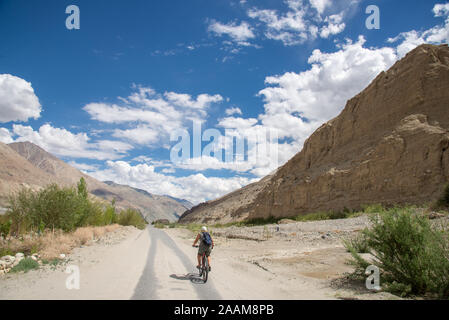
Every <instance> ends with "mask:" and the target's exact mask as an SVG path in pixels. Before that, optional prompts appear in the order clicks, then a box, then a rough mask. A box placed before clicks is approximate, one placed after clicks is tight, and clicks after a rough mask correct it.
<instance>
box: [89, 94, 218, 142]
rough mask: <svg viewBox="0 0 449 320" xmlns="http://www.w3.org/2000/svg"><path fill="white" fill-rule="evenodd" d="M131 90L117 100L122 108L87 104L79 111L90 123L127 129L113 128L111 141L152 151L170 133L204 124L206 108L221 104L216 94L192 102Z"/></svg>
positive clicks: (178, 96) (185, 97)
mask: <svg viewBox="0 0 449 320" xmlns="http://www.w3.org/2000/svg"><path fill="white" fill-rule="evenodd" d="M134 89H136V91H135V92H133V93H132V94H131V95H130V96H129V97H128V98H120V100H121V101H122V102H123V104H122V105H117V104H109V103H89V104H87V105H86V106H84V108H83V109H84V110H85V111H86V112H88V113H89V115H90V116H91V119H93V120H98V121H101V122H105V123H110V124H122V125H123V124H126V125H128V126H129V127H128V128H125V129H123V128H116V129H115V130H114V134H113V136H114V137H118V138H123V139H127V140H128V141H130V142H133V143H137V144H151V145H150V146H153V147H156V146H160V145H163V143H164V141H165V140H166V139H167V138H168V137H169V135H170V133H171V132H173V131H174V130H176V129H180V128H183V127H185V126H186V125H188V124H189V123H188V122H191V121H199V122H203V121H204V120H206V118H207V111H208V109H209V107H210V106H211V105H212V104H214V103H219V102H221V101H222V100H223V97H222V96H220V95H219V94H215V95H209V94H200V95H198V96H197V97H196V98H194V97H192V96H191V95H189V94H183V93H176V92H165V93H164V94H158V93H157V92H155V91H154V90H153V89H151V88H146V87H137V86H135V87H134ZM190 124H191V123H190Z"/></svg>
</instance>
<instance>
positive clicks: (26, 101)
mask: <svg viewBox="0 0 449 320" xmlns="http://www.w3.org/2000/svg"><path fill="white" fill-rule="evenodd" d="M41 111H42V108H41V104H40V103H39V99H38V98H37V96H36V94H35V93H34V89H33V87H32V86H31V83H29V82H27V81H25V80H23V79H21V78H19V77H16V76H13V75H10V74H0V122H3V123H5V122H10V121H28V119H30V118H33V119H37V118H39V117H40V113H41Z"/></svg>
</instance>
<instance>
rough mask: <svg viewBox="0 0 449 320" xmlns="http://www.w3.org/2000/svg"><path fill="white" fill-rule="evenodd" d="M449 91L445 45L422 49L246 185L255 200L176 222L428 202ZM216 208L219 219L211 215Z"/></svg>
mask: <svg viewBox="0 0 449 320" xmlns="http://www.w3.org/2000/svg"><path fill="white" fill-rule="evenodd" d="M448 88H449V48H448V46H447V45H441V46H434V45H422V46H420V47H418V48H416V49H415V50H413V51H411V52H410V53H409V54H407V55H406V56H405V57H404V58H403V59H402V60H400V61H398V62H397V63H396V64H395V65H394V66H392V67H391V68H390V69H389V70H388V71H387V72H382V73H380V74H379V75H378V76H377V78H376V79H375V80H374V81H373V82H372V83H371V84H370V85H369V86H368V87H367V88H366V89H365V90H363V91H362V92H361V93H360V94H358V95H357V96H355V97H354V98H352V99H351V100H349V101H348V102H347V104H346V107H345V108H344V110H343V111H342V112H341V114H340V115H339V116H337V117H336V118H334V119H333V120H331V121H329V122H327V123H326V124H324V125H322V126H321V127H320V128H319V129H317V130H316V131H315V132H314V133H313V134H312V135H311V136H310V137H309V139H308V140H307V141H306V142H305V143H304V147H303V149H302V151H301V152H299V153H298V154H296V155H295V156H294V157H293V158H292V159H291V160H290V161H288V162H287V163H286V164H285V165H284V166H282V167H280V168H279V169H278V170H277V172H276V173H275V174H274V176H272V177H271V178H270V179H269V181H265V182H260V183H258V184H257V186H252V188H255V189H258V188H260V191H259V192H258V193H257V195H256V196H255V197H253V199H251V200H250V201H245V200H244V196H243V195H244V194H245V189H242V190H241V191H235V192H234V193H233V194H231V195H230V196H225V197H223V198H222V199H224V200H222V201H218V200H216V201H210V202H208V203H205V204H202V205H200V206H198V207H196V208H193V209H192V210H190V211H188V212H186V214H184V215H183V216H182V217H181V219H180V221H181V222H193V221H197V222H198V221H207V222H212V221H213V222H221V221H235V220H241V219H244V218H267V217H270V216H274V217H288V216H296V215H298V214H305V213H309V212H317V211H330V210H332V211H340V210H343V209H345V208H348V209H359V208H360V207H361V206H362V205H364V204H370V203H382V204H384V205H394V204H406V203H407V204H424V203H429V202H431V201H433V200H435V199H437V198H438V197H439V196H440V194H441V191H442V189H443V187H444V184H445V183H447V182H448V181H449V151H448V149H449V90H448ZM240 192H242V194H241V195H240V194H239V193H240ZM239 201H241V202H242V205H241V206H235V203H236V202H239ZM219 206H220V207H221V208H222V209H221V210H223V211H224V212H226V214H225V215H223V214H221V215H219V214H216V212H217V208H218V207H219Z"/></svg>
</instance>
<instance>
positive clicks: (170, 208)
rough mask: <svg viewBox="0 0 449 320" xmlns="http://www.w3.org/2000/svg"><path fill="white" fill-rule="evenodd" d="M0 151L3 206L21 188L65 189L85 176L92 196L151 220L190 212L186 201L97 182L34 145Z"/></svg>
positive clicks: (0, 148)
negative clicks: (134, 210)
mask: <svg viewBox="0 0 449 320" xmlns="http://www.w3.org/2000/svg"><path fill="white" fill-rule="evenodd" d="M0 152H1V154H0V156H1V157H0V164H2V166H1V169H0V201H1V203H0V206H4V205H5V204H6V199H7V195H8V194H10V192H11V191H16V190H18V189H20V188H21V187H22V186H29V187H31V188H32V189H39V188H40V187H43V186H45V185H47V184H49V183H53V182H54V183H58V184H59V185H62V186H74V185H75V184H76V183H77V182H78V181H79V180H80V178H81V177H83V178H84V179H85V180H86V182H87V185H88V188H89V191H90V193H91V194H93V195H95V196H97V197H99V198H102V199H105V200H108V201H112V199H115V200H116V204H117V207H119V208H127V207H132V208H136V209H138V210H140V212H141V213H142V214H143V215H144V217H146V219H147V220H148V221H153V220H156V219H169V220H170V221H176V220H177V219H178V217H179V215H180V214H181V213H182V212H184V211H185V210H187V209H189V206H186V204H185V203H184V202H177V201H175V200H173V199H171V198H169V197H165V196H156V195H151V194H150V193H147V192H146V191H143V190H137V189H134V188H131V187H128V186H120V185H115V184H113V183H104V182H101V181H98V180H96V179H94V178H92V177H90V176H88V175H86V174H84V173H82V172H81V171H79V170H78V169H75V168H74V167H72V166H70V165H69V164H67V163H66V162H64V161H62V160H60V159H58V158H57V157H55V156H53V155H52V154H50V153H48V152H47V151H45V150H44V149H42V148H40V147H39V146H37V145H35V144H33V143H31V142H16V143H11V144H9V145H5V144H1V145H0ZM3 164H4V165H3Z"/></svg>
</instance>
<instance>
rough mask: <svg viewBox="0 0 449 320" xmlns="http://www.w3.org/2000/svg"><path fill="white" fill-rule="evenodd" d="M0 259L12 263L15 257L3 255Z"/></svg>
mask: <svg viewBox="0 0 449 320" xmlns="http://www.w3.org/2000/svg"><path fill="white" fill-rule="evenodd" d="M0 260H3V261H5V262H6V263H7V264H13V263H14V261H15V260H16V258H15V257H13V256H3V257H1V258H0Z"/></svg>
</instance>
